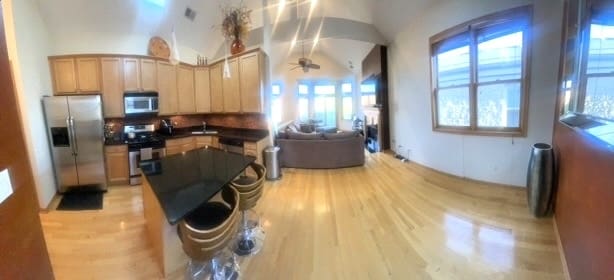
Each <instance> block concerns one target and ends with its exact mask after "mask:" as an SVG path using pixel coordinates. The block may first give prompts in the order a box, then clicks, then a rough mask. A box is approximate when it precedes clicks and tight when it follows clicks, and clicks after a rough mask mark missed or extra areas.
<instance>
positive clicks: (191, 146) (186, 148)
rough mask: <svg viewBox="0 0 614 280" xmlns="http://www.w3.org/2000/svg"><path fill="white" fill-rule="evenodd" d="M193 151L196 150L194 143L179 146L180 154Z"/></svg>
mask: <svg viewBox="0 0 614 280" xmlns="http://www.w3.org/2000/svg"><path fill="white" fill-rule="evenodd" d="M194 149H196V143H194V142H193V141H190V142H189V143H185V144H183V145H181V152H187V151H191V150H194Z"/></svg>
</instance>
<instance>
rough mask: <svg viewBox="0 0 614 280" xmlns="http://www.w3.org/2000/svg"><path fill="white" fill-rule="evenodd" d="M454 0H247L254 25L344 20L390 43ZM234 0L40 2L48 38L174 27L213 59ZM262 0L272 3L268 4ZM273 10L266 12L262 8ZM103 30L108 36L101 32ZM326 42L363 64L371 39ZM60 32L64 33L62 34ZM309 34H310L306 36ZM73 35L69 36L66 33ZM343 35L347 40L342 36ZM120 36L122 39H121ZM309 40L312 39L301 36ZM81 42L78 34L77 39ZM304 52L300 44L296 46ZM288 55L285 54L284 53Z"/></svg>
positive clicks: (181, 39)
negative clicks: (436, 5) (188, 12)
mask: <svg viewBox="0 0 614 280" xmlns="http://www.w3.org/2000/svg"><path fill="white" fill-rule="evenodd" d="M438 1H450V0H320V1H317V0H316V3H317V4H316V5H315V6H314V8H313V9H311V2H312V0H298V3H299V5H298V12H297V5H296V3H297V1H282V2H287V4H286V5H285V8H284V9H283V10H282V12H281V13H279V14H278V11H279V10H278V7H279V2H280V0H244V1H243V2H244V3H245V4H246V5H247V6H248V8H250V9H252V10H253V12H252V25H253V28H259V27H262V25H263V21H264V20H263V14H268V15H269V19H270V22H271V23H275V22H283V21H291V20H293V19H294V20H296V19H298V20H300V19H302V18H303V19H304V18H307V17H308V15H309V14H311V18H340V19H346V20H351V21H357V22H362V23H366V24H369V25H373V27H375V30H377V31H378V32H379V33H380V34H381V35H383V36H382V37H381V38H384V41H391V40H393V39H394V37H395V35H396V34H397V33H398V32H399V31H400V30H402V29H403V28H405V27H406V26H407V25H408V24H409V23H410V21H411V18H412V17H413V16H415V15H417V14H418V13H420V11H421V10H422V9H425V8H427V7H428V6H429V5H432V3H433V2H438ZM239 2H240V1H237V0H234V1H229V0H207V1H197V0H105V1H89V0H54V1H48V0H38V4H39V8H40V11H41V14H42V17H43V20H44V21H45V23H46V25H47V28H48V32H49V36H50V38H54V37H61V38H67V36H66V34H74V36H75V37H78V36H79V34H101V36H104V37H105V38H113V36H110V35H109V34H122V36H124V37H125V36H131V35H134V36H142V37H146V38H149V37H151V36H161V37H163V38H165V39H167V41H170V37H171V36H170V34H171V30H172V28H173V27H175V30H176V35H177V41H178V43H179V45H183V46H185V47H189V48H191V49H193V50H195V51H196V52H198V53H201V54H204V55H206V56H209V57H214V56H215V55H216V54H217V53H218V50H219V49H220V46H221V45H222V43H223V37H222V36H221V33H220V30H219V28H216V27H215V26H216V25H217V24H219V23H220V22H221V13H220V7H222V6H223V5H227V4H229V3H230V4H235V5H236V4H237V3H239ZM263 2H265V3H268V6H267V7H264V6H263ZM186 7H190V8H191V9H193V10H194V11H196V13H197V14H196V17H195V18H194V20H193V21H191V20H189V19H187V18H186V17H184V11H185V9H186ZM263 10H265V11H269V12H268V13H263V12H262V11H263ZM102 34H105V35H102ZM331 34H332V35H331V36H330V37H329V38H325V40H322V41H321V42H320V43H319V44H318V45H317V47H316V51H319V52H323V53H324V54H325V55H327V56H328V57H330V58H332V59H335V60H337V61H338V62H339V63H340V64H343V65H347V64H348V61H353V63H354V64H360V61H361V60H362V57H364V55H365V54H366V52H367V51H368V50H369V49H370V47H371V46H372V43H373V42H365V41H368V40H363V42H361V41H360V40H352V38H350V39H348V38H347V37H345V36H336V35H335V34H334V32H333V33H331ZM60 35H62V36H60ZM308 35H309V36H311V34H308ZM68 37H70V35H69V36H68ZM341 37H344V38H341ZM118 38H120V37H118ZM302 39H308V38H302ZM74 40H79V38H74ZM289 41H290V40H285V39H282V41H281V42H273V46H274V47H277V48H284V47H289V46H290V44H289ZM295 51H300V48H295ZM286 53H287V52H286Z"/></svg>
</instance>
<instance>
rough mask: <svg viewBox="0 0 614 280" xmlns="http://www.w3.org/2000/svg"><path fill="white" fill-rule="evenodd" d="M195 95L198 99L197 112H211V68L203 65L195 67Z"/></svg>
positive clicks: (196, 99)
mask: <svg viewBox="0 0 614 280" xmlns="http://www.w3.org/2000/svg"><path fill="white" fill-rule="evenodd" d="M194 95H195V101H196V112H197V113H209V112H211V88H210V83H209V68H205V67H201V68H196V69H194Z"/></svg>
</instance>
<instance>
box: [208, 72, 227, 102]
mask: <svg viewBox="0 0 614 280" xmlns="http://www.w3.org/2000/svg"><path fill="white" fill-rule="evenodd" d="M222 67H223V65H222V63H218V64H215V65H213V66H211V68H209V81H210V83H211V112H215V113H221V112H224V89H223V85H222V71H223V69H222Z"/></svg>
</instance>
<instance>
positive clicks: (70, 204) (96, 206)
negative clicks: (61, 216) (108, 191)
mask: <svg viewBox="0 0 614 280" xmlns="http://www.w3.org/2000/svg"><path fill="white" fill-rule="evenodd" d="M102 198H103V192H102V191H70V192H67V193H64V194H63V195H62V200H61V201H60V204H59V205H58V208H56V210H64V211H79V210H100V209H102Z"/></svg>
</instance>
